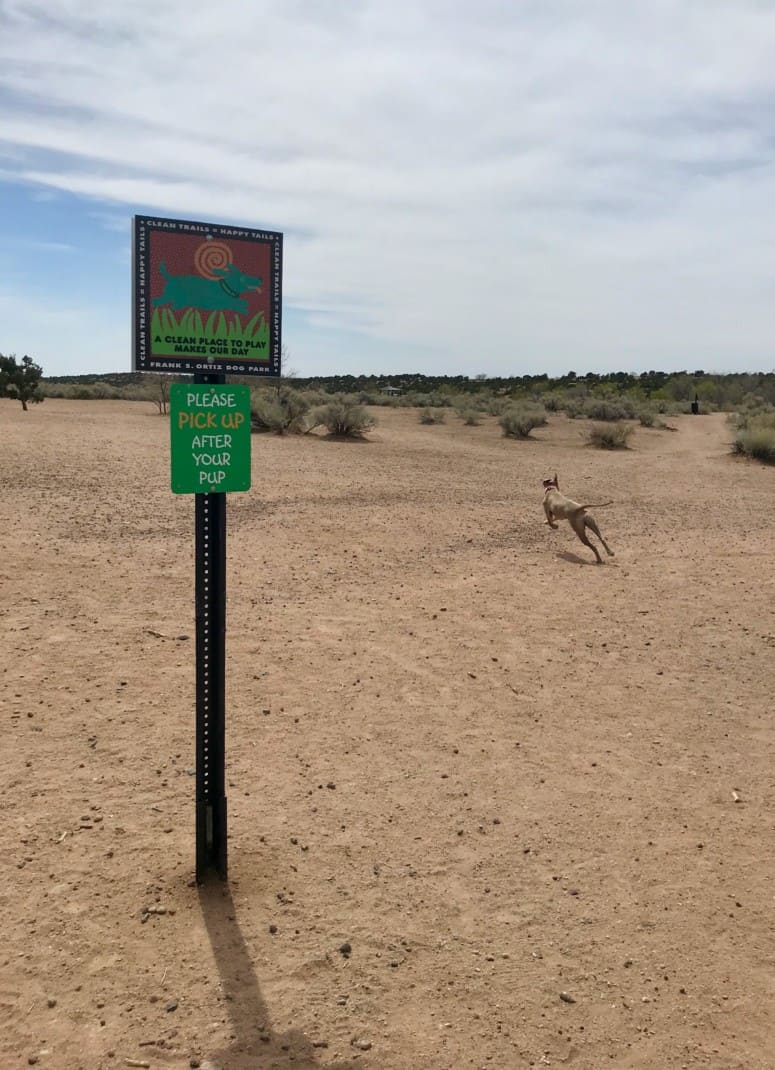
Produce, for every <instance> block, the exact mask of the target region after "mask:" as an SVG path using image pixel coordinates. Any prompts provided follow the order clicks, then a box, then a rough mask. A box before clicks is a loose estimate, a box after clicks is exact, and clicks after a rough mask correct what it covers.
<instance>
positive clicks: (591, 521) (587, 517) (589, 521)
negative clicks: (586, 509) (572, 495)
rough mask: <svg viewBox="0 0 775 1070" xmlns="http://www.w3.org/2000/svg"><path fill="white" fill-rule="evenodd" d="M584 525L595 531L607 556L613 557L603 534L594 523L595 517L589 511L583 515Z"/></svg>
mask: <svg viewBox="0 0 775 1070" xmlns="http://www.w3.org/2000/svg"><path fill="white" fill-rule="evenodd" d="M584 526H585V527H588V528H590V529H591V530H592V531H593V532H594V533H595V535H597V537H598V539H600V541H601V542H602V544H603V546H604V548H605V552H606V553H607V554H608V556H609V557H613V556H614V552H613V550H612V549H611V547H610V546H609V545H608V543H607V542H606V541H605V539H604V538H603V536H602V535H601V534H600V528H599V527H598V526H597V524H596V523H595V518H594V517H593V516H590V515H589V513H587V514H586V515H585V516H584Z"/></svg>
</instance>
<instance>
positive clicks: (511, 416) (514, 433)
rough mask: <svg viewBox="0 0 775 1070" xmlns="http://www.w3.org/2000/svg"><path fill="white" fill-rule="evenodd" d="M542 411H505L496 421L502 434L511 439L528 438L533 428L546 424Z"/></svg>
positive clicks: (525, 409) (513, 409)
mask: <svg viewBox="0 0 775 1070" xmlns="http://www.w3.org/2000/svg"><path fill="white" fill-rule="evenodd" d="M546 422H547V421H546V413H545V412H544V410H543V409H527V408H512V409H507V410H506V411H505V412H504V413H503V415H502V416H501V417H500V419H499V420H498V423H499V424H500V426H501V428H502V429H503V434H504V435H507V436H509V437H511V438H528V436H529V435H530V432H531V431H532V430H533V429H534V428H535V427H543V426H544V425H545V424H546Z"/></svg>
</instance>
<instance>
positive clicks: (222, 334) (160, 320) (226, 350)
mask: <svg viewBox="0 0 775 1070" xmlns="http://www.w3.org/2000/svg"><path fill="white" fill-rule="evenodd" d="M151 338H152V351H153V353H154V355H158V356H176V355H179V354H202V355H205V356H213V357H217V356H220V357H231V358H237V357H239V358H241V359H242V360H256V361H268V360H269V324H268V323H267V321H266V319H265V317H264V314H263V312H257V313H256V314H255V316H252V317H251V318H250V319H249V320H248V321H247V322H246V323H243V321H242V317H241V316H240V315H239V314H238V313H232V314H231V316H230V317H229V318H228V319H227V317H226V315H225V313H223V312H219V311H215V312H211V313H210V315H209V316H208V317H207V319H206V320H203V319H202V314H201V313H200V312H199V311H198V309H195V308H187V309H185V311H183V312H182V313H180V315H179V316H178V314H177V313H175V312H173V311H172V309H169V308H155V309H154V310H153V314H152V316H151Z"/></svg>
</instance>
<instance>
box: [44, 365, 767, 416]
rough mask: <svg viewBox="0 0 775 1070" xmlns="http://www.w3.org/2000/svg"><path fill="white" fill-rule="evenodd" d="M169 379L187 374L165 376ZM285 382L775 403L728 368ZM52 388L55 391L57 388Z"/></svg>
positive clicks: (367, 394)
mask: <svg viewBox="0 0 775 1070" xmlns="http://www.w3.org/2000/svg"><path fill="white" fill-rule="evenodd" d="M164 378H165V379H167V380H169V381H170V382H174V381H175V379H176V378H177V379H179V380H180V381H182V382H185V381H187V377H185V376H183V377H181V376H177V377H175V376H164ZM227 379H228V380H229V381H242V382H246V383H248V384H249V385H250V386H251V387H254V388H260V387H261V386H262V385H263V386H266V387H272V386H274V385H276V383H277V382H278V380H275V379H260V378H257V377H243V378H242V379H241V380H240V378H239V377H237V376H228V377H227ZM147 381H148V375H147V373H143V372H107V373H103V374H95V373H89V374H83V375H60V376H48V377H46V378H45V379H44V380H43V385H44V389H45V387H47V386H48V385H49V384H51V385H57V384H60V385H66V384H73V385H78V384H82V385H84V386H88V385H94V384H100V383H102V384H105V385H106V386H109V387H112V388H115V389H118V390H122V389H124V388H126V387H129V386H133V385H135V386H140V385H142V384H143V383H144V382H147ZM282 382H283V384H284V385H285V386H287V387H292V388H295V389H297V390H313V391H323V392H325V393H328V394H357V395H362V396H363V397H362V400H363V401H364V402H365V403H367V404H384V403H385V401H386V400H387V399H388V398H389V397H390V395H391V394H396V396H398V397H400V396H404V397H406V396H407V395H409V396H411V395H414V394H422V395H431V394H435V395H442V396H443V395H444V394H447V395H453V394H457V395H460V394H464V395H476V394H491V395H496V396H498V395H500V396H512V397H517V398H518V397H532V398H534V399H535V400H541V399H542V398H548V397H549V396H550V395H551V394H553V393H555V392H561V393H563V394H564V395H570V396H571V397H573V396H578V397H585V396H595V397H603V398H605V397H609V398H612V397H617V396H620V395H623V394H627V395H630V396H633V397H639V398H642V399H644V400H647V401H651V402H654V403H659V402H666V403H669V404H675V403H680V404H688V403H690V402H691V401H693V400H694V399H695V397H696V398H697V400H698V401H699V403H700V405H701V407H704V408H705V410H706V411H707V410H708V409H709V408H714V409H732V408H735V407H736V406H739V405H741V404H750V403H751V402H752V401H754V400H755V401H756V402H758V404H764V405H775V371H773V372H727V373H712V372H706V371H704V370H703V369H697V370H694V371H686V370H682V371H674V372H663V371H654V370H650V371H645V372H641V373H634V372H604V373H598V372H587V373H586V374H583V375H577V374H576V372H573V371H570V372H567V373H566V374H565V375H560V376H555V377H550V376H549V375H548V374H546V373H542V374H538V375H515V376H486V375H477V376H473V377H470V376H466V375H426V374H424V373H422V372H410V373H389V374H383V375H375V374H370V375H316V376H299V375H295V374H293V373H291V374H290V375H289V376H287V377H286V376H284V377H283V379H282ZM52 392H53V391H52Z"/></svg>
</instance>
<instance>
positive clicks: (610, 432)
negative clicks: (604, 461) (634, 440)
mask: <svg viewBox="0 0 775 1070" xmlns="http://www.w3.org/2000/svg"><path fill="white" fill-rule="evenodd" d="M633 431H634V428H633V427H630V426H629V425H628V424H593V426H592V427H590V428H589V430H588V431H587V439H588V440H589V445H590V446H594V447H595V448H596V449H599V450H626V449H629V442H630V438H631V436H632V432H633Z"/></svg>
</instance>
